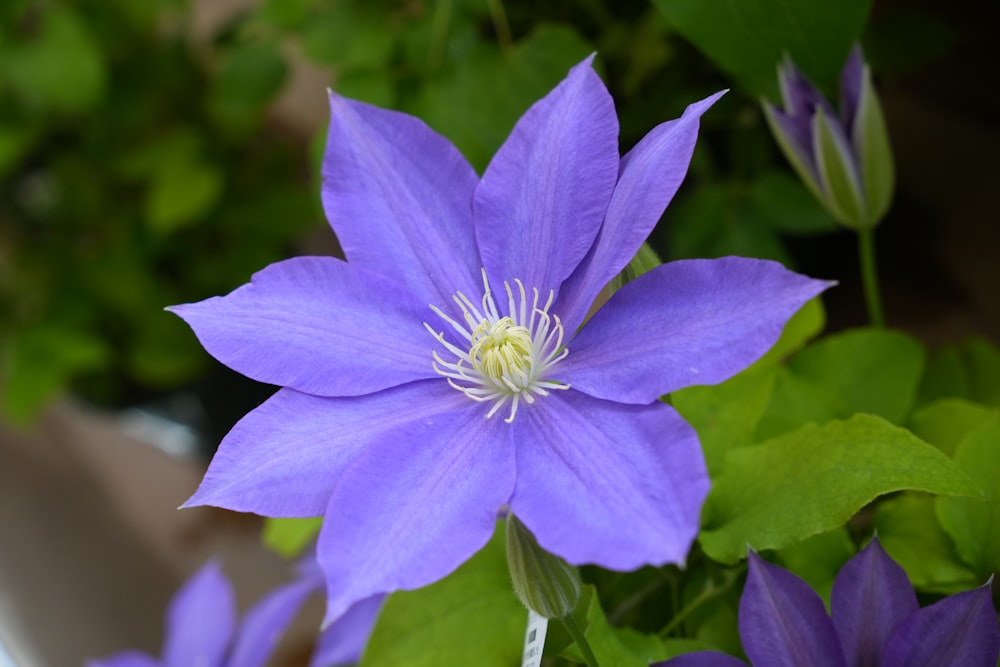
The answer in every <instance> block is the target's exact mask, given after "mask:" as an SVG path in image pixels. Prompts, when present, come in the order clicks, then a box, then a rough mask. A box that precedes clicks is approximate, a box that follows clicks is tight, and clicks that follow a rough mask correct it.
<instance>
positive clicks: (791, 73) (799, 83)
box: [778, 57, 833, 119]
mask: <svg viewBox="0 0 1000 667" xmlns="http://www.w3.org/2000/svg"><path fill="white" fill-rule="evenodd" d="M778 85H779V86H780V88H781V97H782V99H783V100H784V103H785V111H786V112H787V113H788V114H789V115H790V116H802V117H805V118H806V119H811V118H812V116H813V114H814V113H815V111H816V110H817V109H822V110H824V111H826V112H828V113H829V114H831V115H832V114H833V107H832V106H830V103H829V102H828V101H827V100H826V98H825V97H823V93H821V92H819V89H818V88H816V86H814V85H813V83H812V81H810V80H809V79H808V78H807V77H806V75H805V74H803V73H802V72H801V71H800V70H799V68H798V67H796V66H795V63H793V62H792V60H791V58H787V57H786V58H785V61H784V62H783V63H782V64H781V65H780V66H779V67H778Z"/></svg>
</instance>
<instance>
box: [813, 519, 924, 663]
mask: <svg viewBox="0 0 1000 667" xmlns="http://www.w3.org/2000/svg"><path fill="white" fill-rule="evenodd" d="M918 608H919V605H918V604H917V595H916V593H914V592H913V587H912V586H911V585H910V580H909V579H908V578H907V577H906V572H904V571H903V568H901V567H900V566H899V565H897V564H896V562H895V561H894V560H892V559H891V558H889V556H888V554H886V553H885V551H884V550H883V549H882V545H881V544H879V542H878V538H877V537H876V538H873V539H872V541H871V542H869V543H868V546H866V547H865V548H864V549H862V550H861V552H859V553H858V554H857V555H856V556H854V557H853V558H851V560H849V561H847V563H845V564H844V566H843V567H842V568H841V569H840V572H839V573H838V574H837V578H836V580H835V581H834V582H833V593H832V595H831V598H830V610H831V612H832V614H833V624H834V626H836V628H837V633H838V634H839V635H840V643H841V646H843V648H844V655H846V656H847V663H848V664H849V665H852V666H854V667H878V665H879V664H881V659H882V650H883V648H884V647H885V644H886V641H887V640H888V639H889V635H890V634H891V633H892V631H893V630H894V629H895V628H896V627H897V626H898V625H899V624H900V623H902V622H903V621H904V620H906V618H907V617H908V616H909V615H910V614H912V613H913V612H915V611H916V610H917V609H918Z"/></svg>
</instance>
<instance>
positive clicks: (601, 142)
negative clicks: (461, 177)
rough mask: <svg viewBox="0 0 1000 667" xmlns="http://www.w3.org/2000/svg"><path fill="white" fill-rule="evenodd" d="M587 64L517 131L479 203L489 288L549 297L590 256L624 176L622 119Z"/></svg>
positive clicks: (479, 191) (493, 165)
mask: <svg viewBox="0 0 1000 667" xmlns="http://www.w3.org/2000/svg"><path fill="white" fill-rule="evenodd" d="M591 60H592V58H588V59H587V60H585V61H583V62H582V63H580V64H579V65H577V66H576V67H574V68H573V69H571V70H570V72H569V75H568V76H567V77H566V78H565V79H564V80H563V81H562V83H560V84H559V85H558V86H556V88H555V89H554V90H553V91H552V92H551V93H549V94H548V95H546V96H545V97H544V98H542V99H541V100H539V101H538V102H536V103H535V104H534V105H533V106H532V107H531V108H530V109H528V111H527V113H525V114H524V116H522V117H521V119H520V120H519V121H518V122H517V125H515V126H514V130H513V131H512V132H511V135H510V137H508V139H507V141H505V142H504V144H503V146H501V147H500V150H499V151H497V154H496V155H495V156H494V158H493V160H492V162H490V165H489V167H487V168H486V173H485V174H483V179H482V181H481V182H480V183H479V186H478V187H477V188H476V192H475V196H474V199H473V210H474V214H475V224H476V239H477V241H478V243H479V251H480V253H481V255H482V258H483V265H484V266H485V267H486V272H487V274H488V275H489V278H490V282H491V283H492V284H494V285H502V284H503V281H505V280H508V281H512V280H514V279H515V278H518V279H520V280H521V281H522V282H523V283H524V284H525V285H530V286H532V287H537V288H538V289H540V290H542V292H543V293H546V292H548V290H550V289H555V290H558V289H559V285H560V284H561V283H562V282H563V280H565V279H566V278H567V277H568V276H569V275H570V274H571V273H572V272H573V270H574V269H575V268H576V267H577V265H578V264H579V263H580V261H581V260H582V259H583V257H584V255H586V254H587V251H588V250H589V249H590V246H591V244H592V243H593V241H594V237H595V236H596V234H597V230H598V229H599V228H600V226H601V221H602V220H603V219H604V212H605V210H607V207H608V201H609V200H610V198H611V193H612V191H613V189H614V186H615V179H616V176H617V175H618V161H619V160H618V118H617V117H616V115H615V108H614V103H613V102H612V100H611V95H610V94H608V91H607V89H606V88H605V87H604V83H603V82H602V81H601V79H600V77H598V76H597V73H596V72H594V70H593V68H592V67H591Z"/></svg>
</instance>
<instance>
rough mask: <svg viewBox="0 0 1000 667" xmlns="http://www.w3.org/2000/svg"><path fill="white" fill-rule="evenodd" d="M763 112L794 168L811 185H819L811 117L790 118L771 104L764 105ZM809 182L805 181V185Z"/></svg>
mask: <svg viewBox="0 0 1000 667" xmlns="http://www.w3.org/2000/svg"><path fill="white" fill-rule="evenodd" d="M764 111H765V112H766V114H767V118H768V120H769V121H770V122H771V125H772V127H771V129H772V131H773V132H774V133H775V138H776V139H777V140H778V143H779V144H780V145H781V146H782V147H783V148H785V150H786V152H788V151H791V153H792V154H791V155H788V159H789V161H790V162H791V163H792V165H793V166H794V167H796V168H797V169H799V170H802V171H804V172H805V176H806V177H808V178H809V179H811V183H815V184H817V186H818V184H819V167H817V166H816V154H815V153H814V152H813V124H812V116H791V115H789V114H787V113H785V112H784V111H782V110H781V109H779V108H778V107H776V106H774V105H773V104H768V103H766V102H765V103H764ZM809 183H810V181H808V180H807V184H809Z"/></svg>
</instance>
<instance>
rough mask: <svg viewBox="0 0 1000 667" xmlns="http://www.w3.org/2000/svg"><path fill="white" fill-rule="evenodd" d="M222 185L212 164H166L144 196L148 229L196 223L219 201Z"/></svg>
mask: <svg viewBox="0 0 1000 667" xmlns="http://www.w3.org/2000/svg"><path fill="white" fill-rule="evenodd" d="M222 185H223V175H222V171H221V170H219V169H218V168H217V167H215V166H214V165H211V164H208V163H204V162H200V161H198V162H190V163H187V164H171V165H168V166H166V167H165V168H164V169H163V170H162V171H161V172H160V173H159V174H158V176H157V178H156V180H155V181H153V188H152V190H150V192H149V196H148V198H147V199H146V216H147V222H148V223H149V226H150V228H151V229H153V230H155V231H158V232H163V233H167V232H172V231H175V230H177V229H180V228H181V227H184V226H185V225H189V224H191V223H193V222H196V221H197V220H198V218H200V217H201V216H202V215H204V214H205V213H207V212H208V210H209V209H210V208H211V207H212V206H213V205H214V204H215V202H216V201H218V199H219V195H221V194H222Z"/></svg>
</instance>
